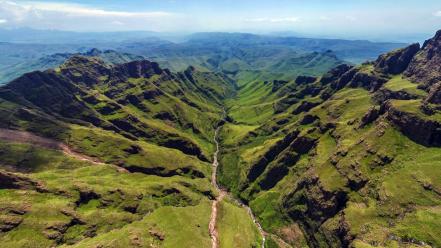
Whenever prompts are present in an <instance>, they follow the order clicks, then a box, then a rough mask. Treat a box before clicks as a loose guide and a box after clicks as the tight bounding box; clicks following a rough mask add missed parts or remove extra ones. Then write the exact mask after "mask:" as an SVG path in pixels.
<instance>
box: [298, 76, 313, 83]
mask: <svg viewBox="0 0 441 248" xmlns="http://www.w3.org/2000/svg"><path fill="white" fill-rule="evenodd" d="M316 79H317V78H316V77H309V76H298V77H297V78H296V84H310V83H314V82H315V80H316Z"/></svg>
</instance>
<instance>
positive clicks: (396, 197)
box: [0, 33, 441, 247]
mask: <svg viewBox="0 0 441 248" xmlns="http://www.w3.org/2000/svg"><path fill="white" fill-rule="evenodd" d="M438 34H439V33H438ZM438 34H437V35H436V36H435V37H434V38H433V39H431V40H429V41H427V42H426V43H425V45H424V46H423V47H422V48H420V47H419V45H418V44H414V45H411V46H409V47H406V48H402V49H398V50H394V51H392V52H390V53H388V54H384V55H382V56H380V57H379V58H378V59H377V60H376V61H375V62H369V63H365V64H363V65H360V66H352V65H346V64H340V63H336V64H334V65H333V66H336V67H334V68H333V69H331V70H330V71H328V72H327V73H325V74H324V75H323V76H321V77H314V76H311V75H303V76H298V77H295V79H294V75H295V74H291V75H292V76H293V78H286V80H282V79H283V75H288V74H290V73H292V71H293V70H295V69H297V68H298V67H297V66H294V65H295V63H285V62H286V61H284V60H280V61H279V62H278V63H275V64H274V63H269V64H265V65H264V66H263V67H261V68H260V69H261V70H259V71H258V72H262V74H261V75H265V77H267V78H268V80H263V79H264V78H265V77H261V75H254V74H256V73H255V72H253V71H250V72H249V75H254V76H255V77H254V78H253V77H248V76H244V77H238V75H240V74H241V73H242V72H244V68H246V67H247V66H250V67H252V66H251V65H253V62H252V61H249V62H247V63H249V64H248V65H244V64H242V62H243V60H241V61H239V62H240V67H239V69H238V70H237V72H236V73H232V72H233V71H232V70H231V68H233V69H234V68H235V67H236V66H234V65H233V66H232V67H231V68H228V70H226V71H225V70H224V72H227V73H229V75H230V76H231V75H234V76H235V78H236V79H238V80H237V83H236V82H234V81H232V80H230V79H229V78H228V77H227V76H225V74H223V73H219V72H209V71H200V70H198V69H196V68H194V67H188V68H186V70H184V71H183V72H179V73H175V72H171V71H170V70H168V69H162V68H161V67H160V66H159V65H158V64H157V63H155V62H150V61H146V60H142V61H133V62H129V63H125V64H117V65H113V64H108V63H106V62H105V61H103V60H102V59H100V58H98V57H94V56H92V57H90V56H89V57H88V56H73V57H71V58H70V59H69V60H67V61H66V62H65V63H63V64H62V65H60V66H59V67H58V68H56V69H53V70H47V71H44V72H32V73H28V74H25V75H23V76H22V77H20V78H17V79H16V80H14V81H12V82H10V83H9V84H7V85H6V86H3V87H0V120H1V121H0V137H2V139H1V141H0V155H1V156H0V179H1V182H0V240H1V242H2V244H3V245H4V246H6V247H29V246H38V247H52V246H62V247H67V246H74V247H137V246H138V247H139V246H141V247H142V246H146V247H210V246H211V245H212V240H210V233H209V230H210V231H211V230H212V228H211V226H210V224H211V216H212V215H213V213H212V206H213V202H214V203H216V201H213V200H214V199H222V197H217V193H218V191H220V190H219V189H218V188H217V187H214V186H213V185H212V184H211V182H210V175H217V180H218V182H219V184H220V185H221V186H222V187H225V188H222V194H227V193H226V190H229V191H230V192H231V193H232V194H234V196H236V197H237V198H238V199H240V200H241V201H242V202H244V203H245V204H248V205H249V206H250V207H251V209H252V211H253V212H254V215H256V216H257V219H258V221H259V223H260V224H261V225H262V227H263V228H264V231H265V239H264V241H265V246H266V247H290V246H291V247H378V246H380V247H397V246H398V247H427V246H432V247H438V246H441V240H440V238H439V237H440V234H441V233H440V230H441V227H440V224H439V223H440V219H441V215H440V209H439V206H440V204H441V197H440V192H441V190H440V189H441V181H440V178H441V175H440V171H441V170H439V168H440V166H441V162H440V161H441V157H440V154H441V134H440V129H441V117H440V116H441V115H440V113H441V112H440V111H441V107H440V106H439V105H440V104H441V100H440V99H439V98H440V94H439V90H440V86H439V82H438V76H439V75H438V74H439V73H438V72H439V68H438V63H437V61H439V57H440V55H439V54H438V50H439V47H440V39H441V38H440V35H438ZM240 51H241V52H244V51H245V50H240ZM190 52H191V51H190ZM248 52H252V49H251V50H248ZM201 53H203V51H201ZM92 55H93V54H92ZM250 56H251V55H250ZM253 56H254V55H252V56H251V57H253ZM256 56H257V57H258V56H261V55H256ZM266 56H269V55H266ZM302 56H303V55H302ZM246 57H247V56H245V57H243V58H246ZM302 58H303V57H302ZM322 58H325V59H324V61H325V64H328V62H329V61H331V62H332V61H334V62H335V59H332V58H335V56H334V55H333V54H332V53H330V52H324V53H314V54H312V55H308V54H306V57H305V58H303V59H302V61H303V62H302V63H301V64H302V65H303V64H304V63H306V64H309V63H310V64H311V68H314V69H311V70H312V71H313V72H314V73H312V74H313V75H315V74H316V73H317V68H318V67H315V65H316V64H315V63H316V62H317V63H318V64H319V65H321V64H323V61H322ZM326 58H330V60H328V59H326ZM296 59H298V58H296ZM326 61H328V62H326ZM213 62H215V61H213ZM230 62H231V61H230ZM239 62H238V61H237V60H235V61H233V62H232V63H233V64H234V63H239ZM332 63H333V62H332ZM213 64H216V63H213ZM224 65H225V64H224ZM242 66H243V67H242ZM328 66H330V64H328ZM267 67H268V68H271V70H280V71H281V72H282V73H283V75H277V74H274V75H273V74H271V75H270V74H267V72H266V71H265V70H264V69H262V68H267ZM301 69H304V68H301ZM420 71H425V72H427V73H424V74H421V73H419V72H420ZM245 72H246V70H245ZM303 72H304V71H303ZM247 73H248V72H247ZM295 73H298V72H295ZM306 74H308V73H306ZM278 77H281V78H278ZM276 79H277V80H276ZM223 109H225V112H226V115H224V113H223V111H222V110H223ZM215 130H220V134H219V135H220V143H219V148H220V153H219V154H217V152H216V151H218V150H217V149H216V147H217V142H214V141H213V138H214V139H215V140H217V138H218V137H217V135H216V134H217V132H215ZM213 154H215V156H214V157H215V158H217V155H219V157H218V158H219V162H220V164H219V169H218V173H217V174H216V173H213V171H212V168H210V167H211V166H212V165H210V163H209V162H210V160H211V158H212V155H213ZM212 162H213V166H214V168H216V164H217V163H216V160H214V161H212ZM214 178H215V179H216V176H215V177H214ZM213 184H214V185H216V182H214V183H213ZM217 203H218V204H217V207H216V215H215V216H217V217H216V219H215V220H216V221H215V222H214V223H215V228H216V231H217V233H218V237H219V239H220V241H219V245H220V246H221V247H253V246H257V245H258V244H259V243H260V241H262V238H261V237H260V235H259V230H258V228H257V227H256V225H255V223H254V222H253V220H252V219H251V218H250V216H251V215H253V214H250V213H249V212H248V211H247V208H243V207H242V206H243V205H242V203H239V202H238V201H237V200H235V199H233V198H232V197H227V198H224V199H223V200H218V201H217ZM229 225H233V227H229Z"/></svg>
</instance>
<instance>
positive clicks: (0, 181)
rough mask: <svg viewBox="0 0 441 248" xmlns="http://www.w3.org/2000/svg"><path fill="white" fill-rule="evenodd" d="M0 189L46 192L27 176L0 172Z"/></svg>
mask: <svg viewBox="0 0 441 248" xmlns="http://www.w3.org/2000/svg"><path fill="white" fill-rule="evenodd" d="M0 189H28V190H37V191H40V192H44V191H45V189H44V187H43V186H42V185H41V184H40V183H39V182H35V181H32V180H31V179H30V178H27V177H25V176H22V175H19V174H15V173H11V172H5V171H0Z"/></svg>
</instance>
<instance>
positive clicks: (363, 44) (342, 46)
mask: <svg viewBox="0 0 441 248" xmlns="http://www.w3.org/2000/svg"><path fill="white" fill-rule="evenodd" d="M167 39H168V40H167ZM169 40H173V42H172V41H169ZM402 46H404V44H400V43H375V42H369V41H349V40H337V39H307V38H296V37H275V36H264V35H254V34H244V33H196V34H193V35H190V36H187V37H186V38H179V39H177V38H176V37H172V35H171V34H163V33H152V32H120V33H118V32H116V33H106V32H103V33H76V32H64V31H50V30H49V31H48V30H33V29H12V30H5V29H0V84H3V83H6V82H8V81H10V80H12V79H15V78H16V77H18V76H20V75H22V74H23V73H26V72H31V71H34V70H46V69H49V68H53V67H56V66H58V65H59V64H60V63H62V61H64V60H65V59H66V58H65V57H66V56H69V54H76V53H87V52H88V51H89V50H91V49H99V50H103V51H107V50H113V51H117V52H118V53H121V54H123V53H129V54H133V55H136V56H142V57H145V58H148V59H150V60H153V61H156V62H158V63H159V64H160V65H161V66H162V67H163V68H169V69H171V70H172V71H174V72H178V71H183V70H185V69H186V68H187V67H189V66H194V67H196V68H198V69H199V70H204V71H217V72H222V71H224V72H226V73H229V74H230V76H231V75H232V76H233V77H236V76H237V77H236V79H241V78H245V79H246V80H248V77H249V74H253V75H255V74H261V75H259V76H255V78H256V79H257V78H259V79H262V80H270V79H292V78H295V77H296V76H298V75H302V74H308V75H315V76H318V75H321V74H323V73H324V72H326V71H327V70H329V69H330V68H332V67H333V66H336V65H337V64H341V63H343V61H349V62H352V63H360V62H361V61H365V60H372V59H374V58H376V57H377V56H378V55H379V54H381V53H383V52H385V51H389V50H391V49H394V48H398V47H402ZM331 51H332V52H331ZM60 54H65V55H66V56H60ZM121 62H123V61H121ZM291 69H294V70H291ZM238 72H240V73H238ZM256 72H257V73H256ZM233 74H234V75H233ZM236 74H238V75H236Z"/></svg>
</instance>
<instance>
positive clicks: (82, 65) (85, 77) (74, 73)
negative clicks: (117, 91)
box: [61, 55, 110, 85]
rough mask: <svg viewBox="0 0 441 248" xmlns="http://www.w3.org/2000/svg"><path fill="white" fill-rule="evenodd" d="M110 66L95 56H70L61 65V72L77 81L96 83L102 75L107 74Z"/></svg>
mask: <svg viewBox="0 0 441 248" xmlns="http://www.w3.org/2000/svg"><path fill="white" fill-rule="evenodd" d="M109 72H110V68H109V66H108V65H106V64H105V63H104V61H102V60H101V59H98V58H95V57H85V56H80V55H76V56H72V57H71V58H69V59H68V60H67V61H66V62H65V63H64V64H63V65H62V66H61V73H62V74H63V75H64V76H66V77H67V78H69V79H71V80H72V81H74V82H77V83H84V84H87V85H91V84H95V83H98V82H99V81H100V79H101V77H102V76H105V75H108V74H109Z"/></svg>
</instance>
